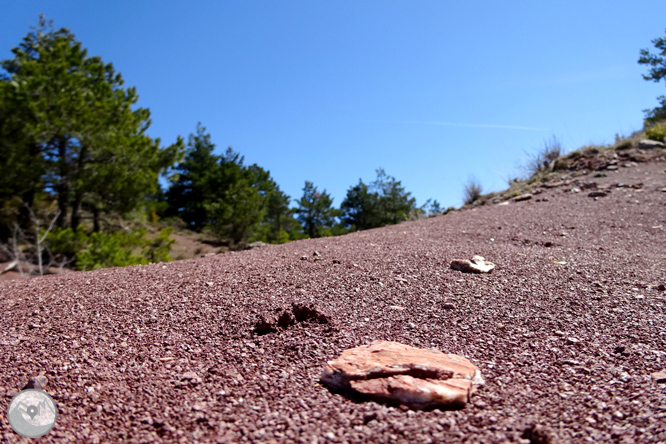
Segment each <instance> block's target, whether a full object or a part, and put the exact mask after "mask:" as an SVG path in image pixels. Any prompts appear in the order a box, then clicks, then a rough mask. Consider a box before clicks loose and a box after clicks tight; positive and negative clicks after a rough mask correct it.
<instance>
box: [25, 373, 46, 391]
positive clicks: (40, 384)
mask: <svg viewBox="0 0 666 444" xmlns="http://www.w3.org/2000/svg"><path fill="white" fill-rule="evenodd" d="M47 383H48V379H46V376H44V375H38V376H33V377H32V378H30V379H29V380H28V383H27V384H26V385H25V387H23V390H28V389H36V390H44V387H46V384H47Z"/></svg>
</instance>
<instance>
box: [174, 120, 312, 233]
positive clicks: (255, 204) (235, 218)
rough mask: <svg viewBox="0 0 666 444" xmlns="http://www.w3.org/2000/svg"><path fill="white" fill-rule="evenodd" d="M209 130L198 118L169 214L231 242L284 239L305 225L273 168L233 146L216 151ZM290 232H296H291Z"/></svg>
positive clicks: (175, 183)
mask: <svg viewBox="0 0 666 444" xmlns="http://www.w3.org/2000/svg"><path fill="white" fill-rule="evenodd" d="M214 149H215V145H214V144H213V142H212V141H211V137H210V134H208V133H206V129H205V128H204V127H203V126H201V124H199V125H198V126H197V130H196V133H195V134H192V135H190V137H189V140H188V144H187V150H186V154H185V158H184V159H183V161H182V162H181V163H180V164H179V165H177V166H176V168H175V170H176V172H177V175H176V176H174V177H173V179H172V186H171V188H169V190H168V191H167V193H166V198H167V202H168V204H169V209H168V211H167V213H166V214H167V216H179V217H180V218H182V219H183V220H184V221H185V222H186V223H187V224H188V226H189V227H190V228H192V229H194V230H197V231H201V230H203V229H204V228H210V230H211V231H212V233H213V234H215V235H216V236H217V237H218V238H220V239H224V240H228V241H229V242H230V243H231V244H232V245H239V244H243V243H245V242H247V241H249V240H253V241H254V240H261V241H264V242H273V243H279V242H284V241H285V236H284V234H283V233H282V232H286V233H288V238H287V240H289V239H293V238H296V237H297V235H296V233H295V231H300V230H299V229H297V228H298V224H297V221H296V220H294V218H293V215H294V210H291V209H290V208H289V199H290V198H289V196H287V195H285V194H284V193H282V191H280V188H279V187H278V185H277V184H276V183H275V182H274V181H273V179H271V176H270V173H269V172H268V171H265V170H264V169H263V168H261V167H259V166H258V165H256V164H253V165H250V166H245V165H244V164H243V160H244V159H243V157H241V156H240V154H238V153H236V152H234V151H233V150H232V149H231V148H228V149H227V150H226V152H225V153H224V154H223V155H221V156H218V155H215V154H214V153H213V152H214ZM291 233H294V235H293V236H292V234H291Z"/></svg>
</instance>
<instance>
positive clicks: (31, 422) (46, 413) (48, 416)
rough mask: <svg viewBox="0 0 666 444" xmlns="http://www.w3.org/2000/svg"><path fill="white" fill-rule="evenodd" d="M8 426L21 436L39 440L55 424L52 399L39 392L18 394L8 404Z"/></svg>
mask: <svg viewBox="0 0 666 444" xmlns="http://www.w3.org/2000/svg"><path fill="white" fill-rule="evenodd" d="M7 411H8V414H7V416H8V418H9V425H11V426H12V429H14V431H15V432H16V433H18V434H19V435H21V436H25V437H26V438H39V437H40V436H44V435H46V434H47V433H49V431H51V429H52V428H53V426H54V425H55V423H56V418H57V417H58V409H57V408H56V405H55V402H54V401H53V398H51V397H50V396H49V395H48V394H47V393H45V392H43V391H41V390H35V389H29V390H23V391H21V392H19V393H18V394H17V395H16V396H14V397H13V398H12V402H10V403H9V409H8V410H7Z"/></svg>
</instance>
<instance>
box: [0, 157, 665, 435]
mask: <svg viewBox="0 0 666 444" xmlns="http://www.w3.org/2000/svg"><path fill="white" fill-rule="evenodd" d="M577 180H578V183H577V184H570V183H567V182H564V183H561V184H555V185H552V184H551V185H552V187H550V188H546V187H542V188H539V190H540V194H534V196H533V197H532V198H531V199H529V200H525V201H520V202H516V201H506V200H504V201H501V203H499V204H490V203H489V204H486V205H484V206H479V207H476V208H473V209H471V210H466V211H460V212H453V213H450V214H447V215H445V216H440V217H435V218H430V219H426V220H421V221H416V222H409V223H403V224H400V225H397V226H391V227H386V228H381V229H375V230H369V231H366V232H357V233H352V234H349V235H346V236H342V237H336V238H325V239H313V240H304V241H297V242H291V243H288V244H284V245H279V246H266V247H264V248H261V249H255V250H251V251H244V252H237V253H230V254H224V255H216V256H212V257H207V258H201V259H196V260H185V261H177V262H171V263H167V264H155V265H147V266H137V267H130V268H124V269H105V270H98V271H93V272H85V273H83V272H78V273H68V274H66V275H62V276H44V277H39V278H35V279H31V280H29V281H9V282H1V283H0V343H1V344H2V354H1V359H0V373H1V374H2V375H3V379H2V385H1V386H0V393H3V394H4V397H3V398H2V399H3V408H6V405H7V404H8V403H9V401H10V400H11V397H12V396H13V395H14V394H15V393H17V391H18V390H19V389H20V388H21V387H23V386H24V385H25V384H26V382H27V380H28V378H29V377H31V376H34V375H37V374H44V375H46V377H47V378H48V385H47V386H46V389H45V390H46V391H47V392H48V393H49V394H51V396H52V397H53V398H54V399H55V401H56V402H57V403H58V408H59V416H58V422H57V425H56V427H55V428H54V430H53V431H52V432H51V433H50V434H48V435H47V436H46V437H45V438H43V441H44V442H91V443H92V442H120V441H123V442H136V443H138V442H160V441H162V442H267V443H268V442H307V443H315V442H320V443H323V442H349V443H352V442H353V443H366V442H422V443H426V442H484V443H492V442H507V441H513V442H520V441H521V439H523V438H521V437H525V438H527V437H529V431H530V430H533V429H532V427H533V426H535V425H538V426H539V427H538V430H539V433H537V432H534V433H532V441H533V442H547V440H542V441H539V439H542V438H543V437H550V440H551V442H584V441H586V440H590V441H594V442H601V441H611V442H613V441H617V442H664V441H666V426H664V424H666V420H665V418H666V384H663V383H658V382H657V381H656V380H654V379H653V378H652V377H651V374H653V373H655V372H657V371H660V370H664V369H665V368H666V336H665V335H664V331H666V294H665V293H664V285H665V284H666V271H665V269H664V264H665V263H666V235H665V234H666V231H665V230H666V192H664V191H663V190H664V189H665V188H666V162H663V161H661V162H650V163H641V164H637V165H635V166H630V167H627V168H619V169H617V170H615V171H608V172H607V175H606V177H593V174H588V175H585V176H581V177H578V178H577ZM592 182H594V183H596V185H595V186H592V185H590V183H592ZM618 184H622V186H618ZM639 184H640V185H639ZM573 188H576V190H577V191H578V192H576V191H572V189H573ZM534 190H535V188H534V187H533V188H532V192H533V191H534ZM590 193H598V194H593V195H592V196H590ZM594 196H596V197H594ZM507 202H508V203H507ZM314 251H318V252H319V253H320V254H321V256H322V257H323V259H322V260H318V261H315V260H313V252H314ZM474 254H480V255H482V256H485V257H486V258H487V259H488V260H490V261H492V262H494V263H495V264H496V265H497V268H496V269H495V271H494V272H493V273H492V274H489V275H470V274H463V273H461V272H458V271H454V270H452V269H450V268H449V266H448V265H449V263H450V262H451V260H453V259H465V258H470V257H471V256H472V255H474ZM303 257H305V258H306V259H302V258H303ZM295 303H303V304H306V305H309V306H311V307H312V308H313V309H314V310H316V312H318V313H323V314H325V315H327V316H328V317H329V318H330V322H329V323H312V322H297V323H296V324H295V325H293V326H290V327H288V328H277V331H275V332H269V333H267V334H263V335H258V334H257V333H256V332H255V331H254V327H255V326H256V325H257V321H258V320H259V319H260V317H262V316H263V317H264V318H265V319H267V320H270V319H274V318H275V317H276V316H277V314H279V313H280V309H285V310H291V307H292V304H295ZM375 339H385V340H393V341H399V342H403V343H405V344H408V345H412V346H417V347H426V348H435V349H438V350H442V351H445V352H451V353H458V354H461V355H463V356H466V357H467V358H469V359H470V360H471V361H472V362H473V363H475V364H476V365H477V366H478V367H479V368H480V370H481V373H482V375H483V377H484V378H485V380H486V385H485V386H483V387H482V388H481V389H480V390H479V391H478V392H477V393H476V394H475V395H474V396H473V398H472V402H471V403H470V404H468V405H467V407H466V408H464V409H462V410H458V411H440V410H434V411H410V410H405V409H401V408H397V407H390V406H387V405H382V404H377V403H374V402H367V401H365V400H363V399H360V398H354V397H351V398H349V397H346V396H344V395H343V394H339V393H332V392H331V391H329V390H328V389H327V388H325V387H324V386H322V385H320V384H319V383H318V379H319V376H320V374H321V371H322V369H323V366H324V364H325V362H326V361H327V360H331V359H333V358H335V357H337V356H338V355H339V354H340V353H341V352H342V351H343V350H344V349H347V348H350V347H355V346H357V345H361V344H366V343H369V342H371V341H372V340H375ZM1 422H2V431H3V434H4V437H5V439H6V440H7V441H8V442H18V441H19V439H18V438H19V437H18V435H15V434H14V433H13V432H12V431H11V429H10V428H9V424H8V423H7V420H6V417H5V415H2V419H1ZM526 431H527V432H526ZM538 437H541V438H538ZM543 439H546V438H543ZM26 442H27V441H26ZM523 442H529V441H527V440H525V439H523Z"/></svg>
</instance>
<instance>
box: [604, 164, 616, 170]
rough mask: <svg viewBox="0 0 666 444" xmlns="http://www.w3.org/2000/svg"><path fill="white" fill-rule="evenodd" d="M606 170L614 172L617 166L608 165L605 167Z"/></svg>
mask: <svg viewBox="0 0 666 444" xmlns="http://www.w3.org/2000/svg"><path fill="white" fill-rule="evenodd" d="M606 169H607V170H608V171H615V170H617V165H608V166H607V167H606Z"/></svg>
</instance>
